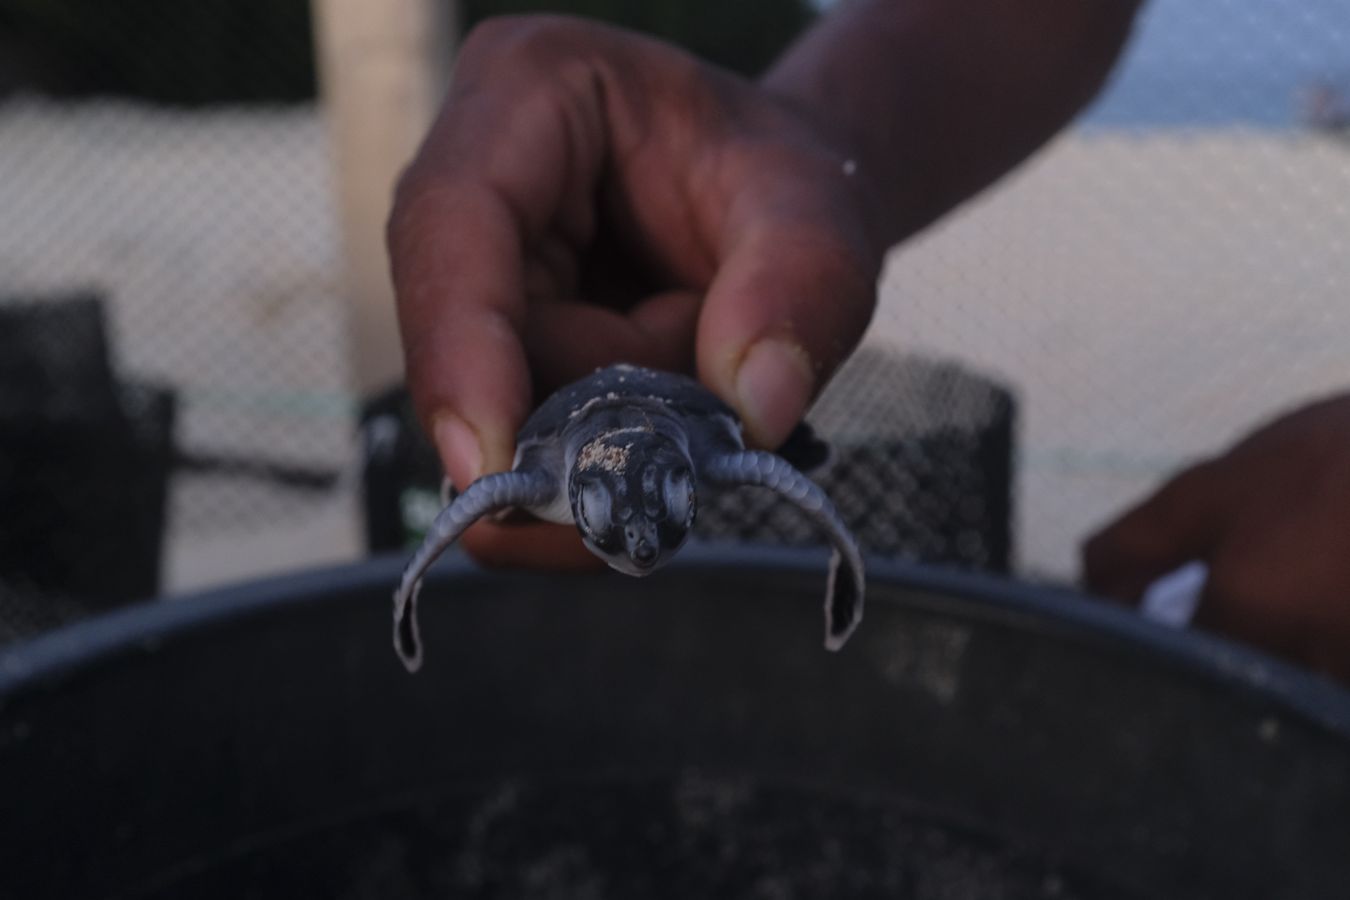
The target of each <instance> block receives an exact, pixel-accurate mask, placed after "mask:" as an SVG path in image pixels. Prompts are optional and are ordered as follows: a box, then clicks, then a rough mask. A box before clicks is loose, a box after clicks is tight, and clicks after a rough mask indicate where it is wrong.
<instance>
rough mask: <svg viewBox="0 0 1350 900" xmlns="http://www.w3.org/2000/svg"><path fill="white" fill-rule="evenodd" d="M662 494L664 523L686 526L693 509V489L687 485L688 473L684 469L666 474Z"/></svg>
mask: <svg viewBox="0 0 1350 900" xmlns="http://www.w3.org/2000/svg"><path fill="white" fill-rule="evenodd" d="M663 493H664V494H665V496H666V521H667V522H670V523H671V524H675V525H688V524H689V518H690V516H691V515H692V513H693V509H694V489H693V486H692V485H691V484H690V483H689V473H688V472H686V471H685V470H684V469H675V470H672V471H669V472H667V473H666V479H665V485H664V491H663Z"/></svg>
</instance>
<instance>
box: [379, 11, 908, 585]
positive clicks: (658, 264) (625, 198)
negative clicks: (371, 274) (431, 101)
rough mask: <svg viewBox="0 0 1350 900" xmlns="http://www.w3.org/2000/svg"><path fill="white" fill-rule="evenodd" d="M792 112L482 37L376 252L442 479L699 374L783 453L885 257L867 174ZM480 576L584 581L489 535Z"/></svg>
mask: <svg viewBox="0 0 1350 900" xmlns="http://www.w3.org/2000/svg"><path fill="white" fill-rule="evenodd" d="M848 159H849V156H848V154H847V152H846V151H845V150H844V149H842V148H841V147H839V146H836V143H835V142H834V141H833V140H832V139H831V137H830V136H829V135H828V134H826V133H825V129H824V128H823V127H822V126H819V125H816V124H813V122H812V121H809V120H808V119H807V117H806V116H805V115H803V114H802V113H800V112H799V111H797V110H795V109H794V108H793V107H792V106H790V105H789V103H788V102H787V101H785V100H783V99H781V98H779V97H777V96H775V95H774V94H771V93H770V92H769V91H767V90H765V89H763V88H760V87H758V86H757V85H755V84H754V83H752V82H749V81H746V80H743V79H741V78H739V77H737V76H735V75H732V74H730V73H728V72H726V71H723V70H720V69H717V68H715V67H712V66H710V65H707V64H705V63H702V62H700V61H699V60H697V59H695V58H693V57H691V56H689V55H688V54H686V53H684V52H682V51H680V50H677V49H675V48H673V47H671V46H668V45H666V44H663V43H660V42H658V41H655V40H651V39H648V38H644V37H640V36H638V35H636V34H632V33H629V32H625V31H621V30H618V29H615V28H610V27H606V26H602V25H598V24H594V23H588V22H584V21H580V20H571V19H561V18H553V17H526V18H514V19H504V20H495V21H491V22H488V23H485V24H484V25H483V26H480V27H479V28H478V29H476V30H475V31H474V32H473V34H472V35H470V37H469V38H468V40H466V42H465V43H464V45H463V48H462V50H461V52H460V56H459V60H458V63H457V67H456V72H455V79H454V84H453V87H452V89H451V92H450V95H449V97H448V99H447V101H446V103H445V106H444V108H443V109H442V110H441V113H440V115H439V118H438V119H437V121H436V123H435V125H434V126H433V128H432V130H431V133H430V135H429V136H428V138H427V140H426V143H425V144H424V146H423V147H422V149H421V151H420V152H419V154H418V156H417V158H416V159H415V160H414V162H413V164H412V165H411V167H410V168H409V170H408V172H407V173H406V174H405V176H404V178H403V180H402V181H401V183H400V185H399V189H398V193H397V197H396V201H395V205H394V210H393V213H392V216H391V219H390V224H389V230H388V238H389V250H390V257H391V265H392V272H393V278H394V284H395V287H396V292H397V297H398V312H399V320H400V326H401V331H402V336H403V343H404V350H405V356H406V362H407V369H408V384H409V388H410V390H411V392H412V396H413V400H414V403H415V405H416V407H417V410H418V414H419V417H420V418H421V420H422V422H423V423H424V424H425V425H426V426H427V427H428V430H429V433H430V434H431V435H432V438H433V441H434V443H435V445H436V447H437V450H438V452H439V454H440V457H441V459H442V462H443V464H444V466H445V467H446V471H447V472H448V473H449V475H450V477H451V479H452V480H453V481H454V483H455V484H456V486H458V487H460V488H463V487H465V486H466V485H467V484H468V483H469V482H471V481H472V480H474V478H476V477H477V476H479V475H481V474H485V473H487V472H493V471H500V470H503V469H506V468H509V467H510V465H511V461H512V454H513V451H514V443H515V434H516V431H517V430H518V428H519V427H520V425H521V424H522V422H523V421H524V419H525V417H526V416H527V415H528V413H529V412H530V410H531V408H532V407H533V405H534V404H535V403H536V402H537V401H538V400H540V399H542V398H543V397H544V396H546V394H547V393H549V392H551V391H552V390H554V389H555V388H557V387H559V386H561V385H562V384H564V383H566V382H568V381H571V380H573V379H575V378H577V377H580V376H582V375H584V374H586V373H588V372H590V371H591V370H592V369H594V368H596V367H598V366H601V365H604V364H607V363H611V362H616V361H626V362H631V363H635V364H639V365H648V366H653V367H656V368H663V369H670V370H676V371H689V372H693V373H696V374H697V376H698V377H699V378H700V379H701V380H702V381H703V382H704V383H705V384H707V385H708V386H709V387H710V388H711V389H712V390H713V391H714V392H715V393H717V394H718V395H719V396H720V397H721V398H722V399H723V400H725V401H726V402H727V403H729V404H730V405H731V406H732V407H734V408H735V409H736V410H737V411H738V412H739V413H740V414H741V415H742V417H743V419H744V421H745V425H746V429H747V432H748V435H749V437H750V439H751V440H752V442H754V443H756V444H758V445H760V446H774V445H775V444H777V443H778V442H780V441H781V440H782V439H783V438H784V437H785V436H786V435H787V433H788V432H789V431H790V430H791V429H792V427H793V426H794V425H795V424H796V423H797V421H798V420H799V419H800V417H801V415H802V413H803V412H804V411H805V409H806V406H807V404H808V403H809V402H810V400H811V398H812V397H813V395H814V393H815V392H816V390H817V389H818V388H819V387H820V386H821V384H822V383H823V381H824V380H825V379H826V378H827V377H828V375H829V374H830V373H831V372H832V370H833V369H834V367H835V366H836V365H837V364H838V363H839V362H840V361H842V359H843V358H844V357H845V356H846V355H847V354H848V353H849V352H850V351H851V350H852V349H853V347H854V346H855V345H856V344H857V342H858V340H859V339H860V338H861V336H862V333H863V331H864V329H865V328H866V325H867V323H868V321H869V319H870V316H871V313H872V310H873V307H874V305H875V284H876V278H877V275H878V273H879V270H880V265H881V260H882V256H883V252H884V249H885V247H884V242H883V240H882V239H881V237H880V236H879V230H878V227H877V226H876V224H875V223H874V221H873V219H872V216H871V215H870V213H869V211H868V203H869V198H870V196H871V192H870V191H869V188H868V185H867V176H866V173H865V172H856V171H853V168H852V167H846V165H845V164H846V162H847V161H848ZM464 543H465V545H466V547H467V548H468V549H469V551H470V552H471V553H472V554H474V555H475V556H476V557H477V558H479V559H480V560H484V561H487V562H492V563H503V564H515V563H530V564H543V565H551V566H569V565H580V564H587V563H591V562H593V558H592V557H591V556H590V555H589V554H588V553H586V552H585V550H584V549H583V548H582V545H581V543H580V540H579V539H578V537H577V535H576V532H575V529H570V528H565V529H558V528H557V527H550V526H545V525H542V524H541V523H534V524H531V525H530V526H528V528H520V527H513V528H510V529H504V528H503V527H502V526H500V525H495V524H489V523H485V524H482V525H479V526H476V527H475V529H472V530H471V531H470V533H469V534H467V535H466V536H465V541H464Z"/></svg>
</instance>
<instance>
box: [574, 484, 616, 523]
mask: <svg viewBox="0 0 1350 900" xmlns="http://www.w3.org/2000/svg"><path fill="white" fill-rule="evenodd" d="M612 506H613V504H612V501H611V498H610V495H609V488H607V487H605V485H604V484H603V483H602V482H599V481H588V482H586V484H584V485H582V488H581V497H580V499H579V500H578V502H577V512H579V513H580V514H581V524H582V526H583V527H584V528H585V529H586V531H588V532H590V533H591V534H593V535H597V536H600V535H603V534H604V533H605V532H607V531H609V527H610V522H611V521H612V520H611V516H610V510H611V508H612Z"/></svg>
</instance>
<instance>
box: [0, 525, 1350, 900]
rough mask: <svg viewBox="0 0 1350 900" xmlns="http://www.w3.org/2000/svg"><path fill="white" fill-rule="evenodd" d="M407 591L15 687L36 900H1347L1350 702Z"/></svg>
mask: <svg viewBox="0 0 1350 900" xmlns="http://www.w3.org/2000/svg"><path fill="white" fill-rule="evenodd" d="M400 564H401V560H397V559H387V560H381V561H376V562H372V563H369V564H365V565H361V566H357V567H352V568H344V569H337V570H330V571H323V572H317V573H312V574H304V575H299V576H295V577H289V578H284V579H280V580H276V581H270V582H264V583H259V584H251V585H246V586H242V587H237V588H232V589H228V590H223V591H218V592H214V593H211V594H207V595H204V596H201V597H197V598H193V599H191V600H184V601H179V602H173V603H167V604H160V605H155V606H151V607H144V608H139V609H134V610H129V611H125V612H122V613H117V614H113V615H111V616H107V617H104V618H101V619H96V620H91V621H89V622H86V623H83V624H80V625H77V626H75V627H73V628H70V629H68V630H66V631H63V632H59V633H54V634H51V635H48V636H46V637H44V638H42V639H39V640H37V641H34V642H32V643H30V644H27V645H24V646H19V647H15V648H11V649H10V650H8V651H6V652H4V653H3V654H0V797H3V808H4V812H3V814H0V816H2V821H3V823H4V832H5V836H4V838H3V840H0V896H4V897H15V898H34V897H53V898H62V900H80V898H93V897H98V898H104V897H154V898H164V897H191V898H214V897H221V898H231V900H240V898H288V900H292V898H299V897H304V898H312V897H352V898H365V897H372V898H375V897H378V898H384V900H402V898H413V897H417V898H421V897H427V898H429V897H457V896H468V897H620V898H642V897H822V898H823V897H872V896H877V897H881V896H886V897H916V898H948V900H950V898H1004V900H1006V898H1020V897H1055V898H1150V900H1158V898H1169V897H1178V898H1182V897H1184V898H1206V897H1214V898H1225V900H1231V898H1245V897H1252V898H1256V897H1260V898H1300V900H1308V898H1323V897H1325V898H1333V897H1334V898H1344V897H1346V896H1350V699H1347V695H1346V694H1344V693H1343V692H1341V691H1339V690H1337V689H1335V688H1333V687H1331V686H1330V685H1327V684H1325V683H1323V682H1320V681H1317V680H1315V679H1312V678H1310V677H1305V676H1303V675H1301V674H1299V673H1297V672H1294V671H1292V670H1290V669H1287V668H1285V667H1283V666H1281V665H1279V664H1276V663H1273V662H1270V661H1268V660H1266V659H1264V658H1262V657H1259V656H1257V655H1254V654H1252V653H1250V652H1247V651H1245V650H1242V649H1239V648H1235V647H1232V646H1229V645H1227V644H1223V643H1221V642H1218V641H1214V640H1209V639H1205V638H1202V637H1198V636H1194V635H1181V634H1175V633H1171V632H1167V631H1163V630H1161V629H1157V628H1154V627H1151V626H1149V625H1147V624H1145V623H1143V622H1140V621H1137V620H1136V619H1134V618H1132V617H1130V616H1127V615H1126V614H1124V613H1121V612H1119V611H1116V610H1113V609H1109V608H1106V607H1103V606H1099V605H1096V604H1092V603H1087V602H1084V601H1081V600H1079V599H1078V598H1075V597H1072V596H1067V595H1060V594H1053V593H1048V592H1046V591H1044V590H1040V589H1031V588H1027V587H1023V586H1016V585H1011V584H1008V583H1004V582H1000V581H995V580H991V579H987V578H977V577H970V576H957V575H952V574H944V573H939V572H933V571H924V570H917V569H907V568H900V567H882V566H876V567H874V571H873V572H872V574H871V579H870V582H869V598H868V604H869V605H868V610H867V615H866V619H865V621H864V622H863V624H862V627H861V628H860V629H859V631H858V632H857V634H856V635H855V636H854V638H853V640H852V642H851V643H850V644H849V645H848V646H847V647H846V648H845V649H844V651H843V652H841V653H838V654H831V653H827V652H825V651H824V650H822V649H821V639H822V634H821V632H822V623H821V610H820V603H821V595H822V589H823V580H824V578H823V557H821V556H818V555H815V554H811V553H805V554H796V555H794V556H788V555H786V554H784V553H770V552H764V553H758V552H757V553H748V552H745V551H737V552H736V553H735V554H729V553H725V552H718V551H715V550H708V549H702V550H700V549H699V548H692V549H691V551H690V552H688V553H687V555H686V556H685V557H684V560H683V562H682V563H681V564H678V565H677V566H676V567H674V568H672V569H670V570H667V571H665V572H663V573H661V574H659V575H657V576H653V577H652V578H649V579H647V580H645V581H635V580H632V579H628V578H624V577H622V576H617V575H605V576H593V577H578V578H557V577H543V576H537V575H526V574H489V573H484V572H480V571H477V570H474V569H471V568H468V567H466V566H464V565H463V564H455V565H445V566H442V567H440V568H439V569H438V570H437V572H436V573H435V575H434V577H433V578H432V579H431V581H430V582H429V583H428V586H427V590H426V593H425V594H424V598H425V600H424V604H423V606H424V611H425V615H424V620H423V635H424V638H425V641H426V650H427V662H426V666H425V668H424V669H423V671H422V672H421V673H420V674H418V675H416V676H409V675H408V674H406V673H405V672H404V671H403V669H402V667H401V666H400V664H399V662H398V660H397V659H396V658H395V656H394V653H393V651H392V649H391V647H390V609H389V595H390V590H391V587H392V585H393V583H394V581H395V578H396V576H397V573H398V569H399V566H400Z"/></svg>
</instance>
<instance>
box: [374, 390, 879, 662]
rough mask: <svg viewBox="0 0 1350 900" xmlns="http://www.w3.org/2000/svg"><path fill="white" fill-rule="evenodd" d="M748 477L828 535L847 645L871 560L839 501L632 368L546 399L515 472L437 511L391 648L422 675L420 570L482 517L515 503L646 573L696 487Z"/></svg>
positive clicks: (408, 573) (832, 628) (722, 407)
mask: <svg viewBox="0 0 1350 900" xmlns="http://www.w3.org/2000/svg"><path fill="white" fill-rule="evenodd" d="M743 484H746V485H759V486H761V487H766V488H768V489H770V490H772V491H776V492H777V493H778V494H779V495H781V496H782V497H784V498H786V499H787V500H790V501H792V502H793V503H794V504H796V505H797V506H798V507H799V508H800V509H801V510H802V511H803V512H805V513H806V514H807V515H808V516H809V517H810V518H811V519H812V521H814V522H815V523H816V524H817V525H818V526H820V527H821V528H822V529H823V530H824V531H825V533H826V534H827V535H828V536H829V539H830V542H831V544H832V545H833V548H834V552H833V553H832V555H831V558H830V575H829V582H828V586H827V587H826V593H825V646H826V648H827V649H830V650H838V649H839V648H840V647H842V646H843V645H844V642H845V641H846V640H848V637H849V635H850V634H852V633H853V629H854V628H856V627H857V626H858V622H859V621H860V620H861V619H862V609H863V563H862V555H861V553H859V551H858V545H857V542H856V541H855V540H854V539H853V535H852V534H850V533H849V530H848V527H847V526H846V525H845V524H844V522H843V520H842V519H841V518H840V517H839V514H838V512H836V511H835V508H834V504H833V503H831V502H830V498H829V497H828V496H826V494H825V492H824V491H823V490H821V489H820V487H819V486H818V485H816V483H815V482H813V481H811V480H810V479H809V478H807V477H806V476H805V475H803V474H802V473H801V472H799V471H798V470H797V469H796V468H794V467H793V466H792V465H791V464H790V463H788V462H787V461H786V460H784V459H783V458H782V457H780V456H778V455H776V454H773V453H765V452H763V451H759V450H747V449H746V448H745V443H744V441H743V440H742V438H741V423H740V420H739V419H738V418H737V417H736V414H735V413H734V412H732V410H731V408H730V407H729V406H727V405H726V404H725V403H723V402H722V401H720V400H718V399H717V398H716V397H714V396H713V395H712V393H710V392H709V391H708V390H707V389H706V388H704V387H703V386H702V385H701V384H699V383H698V382H697V381H694V380H693V379H692V378H686V377H685V376H683V375H675V374H671V373H669V372H657V371H653V370H651V369H643V368H638V367H635V366H629V365H616V366H610V367H609V368H605V369H599V370H597V371H595V372H593V373H592V374H590V375H588V376H587V377H585V378H582V379H581V380H580V381H577V382H574V383H573V384H570V385H568V386H567V387H564V388H562V389H561V390H559V391H558V392H557V393H555V394H554V395H553V396H551V397H549V398H548V399H547V400H545V401H544V403H543V405H541V406H540V407H539V408H538V409H537V410H535V412H534V414H533V415H531V416H530V418H529V419H528V420H527V421H526V422H525V425H524V427H522V428H521V430H520V434H519V435H518V436H517V440H516V458H515V463H514V465H513V467H512V469H511V471H509V472H499V473H496V474H492V475H484V476H483V477H482V478H479V479H478V480H477V481H475V482H474V483H473V484H471V485H469V486H468V488H467V489H465V491H464V492H463V493H462V494H460V495H459V496H458V497H456V498H455V500H454V502H452V503H451V504H450V505H449V506H447V507H446V508H445V509H444V510H443V511H442V512H441V514H440V515H439V516H437V517H436V521H435V522H434V523H433V524H432V526H431V528H430V530H429V531H428V533H427V536H426V539H425V540H424V541H423V543H422V546H421V547H419V548H418V549H417V552H416V553H415V554H414V555H413V558H412V560H411V561H410V562H409V563H408V566H407V568H405V569H404V570H403V579H402V581H401V583H400V584H399V587H398V590H397V591H395V592H394V648H395V649H396V650H397V651H398V655H399V658H400V659H402V660H403V664H404V665H405V666H407V668H408V670H409V671H410V672H415V671H417V669H418V668H419V667H420V666H421V664H422V647H421V640H420V638H419V635H418V626H417V593H418V590H419V588H420V587H421V581H422V576H423V574H424V573H425V572H426V570H427V568H428V567H429V566H430V565H431V564H432V562H434V561H435V559H436V557H438V556H440V554H441V553H442V552H443V551H444V550H445V549H446V548H447V547H449V546H450V545H451V544H453V543H454V542H455V540H456V539H457V538H458V537H459V536H460V534H462V533H463V532H464V530H465V529H466V528H468V527H469V526H470V525H472V524H473V523H474V522H475V521H477V520H478V519H480V518H482V517H483V516H487V515H491V514H493V513H497V512H502V511H505V510H508V509H511V508H518V509H523V510H526V511H528V512H530V513H533V514H534V515H536V516H538V517H539V518H541V519H545V520H547V521H550V522H561V523H565V524H572V523H575V524H576V526H577V530H578V531H580V532H581V537H582V540H583V541H584V542H585V544H586V546H587V547H588V548H590V550H591V551H592V552H593V553H595V554H596V555H597V556H599V557H600V558H601V559H603V560H604V561H605V562H607V563H609V565H610V566H611V567H613V568H615V569H618V570H619V571H620V572H625V573H627V574H629V575H647V574H649V573H651V572H653V571H655V570H656V569H658V568H660V567H661V566H662V565H663V564H664V563H666V562H668V561H669V560H670V558H671V557H672V556H673V555H674V554H675V551H677V550H678V549H679V548H680V546H681V545H682V544H683V543H684V541H685V538H686V537H688V536H689V529H690V526H692V525H693V522H694V508H695V506H696V505H697V502H696V495H697V490H698V486H699V485H715V486H718V487H735V486H737V485H743Z"/></svg>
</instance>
